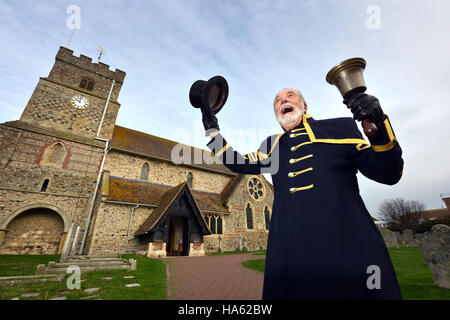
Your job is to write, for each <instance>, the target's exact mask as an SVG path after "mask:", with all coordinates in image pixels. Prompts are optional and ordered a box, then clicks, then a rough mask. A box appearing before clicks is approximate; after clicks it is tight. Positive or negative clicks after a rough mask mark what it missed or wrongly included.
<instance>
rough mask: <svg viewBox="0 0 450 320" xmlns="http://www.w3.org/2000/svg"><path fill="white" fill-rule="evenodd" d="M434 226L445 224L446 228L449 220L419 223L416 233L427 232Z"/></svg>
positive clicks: (449, 222) (449, 224)
mask: <svg viewBox="0 0 450 320" xmlns="http://www.w3.org/2000/svg"><path fill="white" fill-rule="evenodd" d="M436 224H445V225H447V226H450V219H436V220H432V221H427V222H424V223H421V224H420V225H419V227H418V228H417V233H424V232H428V231H430V230H431V228H432V227H433V226H434V225H436Z"/></svg>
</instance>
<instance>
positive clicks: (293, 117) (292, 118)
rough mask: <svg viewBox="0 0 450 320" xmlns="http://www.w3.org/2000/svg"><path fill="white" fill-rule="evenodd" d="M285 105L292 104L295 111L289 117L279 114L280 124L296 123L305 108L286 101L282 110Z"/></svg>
mask: <svg viewBox="0 0 450 320" xmlns="http://www.w3.org/2000/svg"><path fill="white" fill-rule="evenodd" d="M284 106H291V107H292V108H294V111H293V112H294V113H293V114H291V115H289V116H287V117H283V115H282V114H279V115H278V116H277V120H278V122H279V123H280V124H284V125H287V124H291V123H294V122H296V121H297V120H298V118H299V117H301V115H302V114H303V110H301V111H300V109H299V108H297V107H296V106H295V105H293V104H292V103H285V104H283V105H282V106H281V107H280V110H281V109H283V107H284Z"/></svg>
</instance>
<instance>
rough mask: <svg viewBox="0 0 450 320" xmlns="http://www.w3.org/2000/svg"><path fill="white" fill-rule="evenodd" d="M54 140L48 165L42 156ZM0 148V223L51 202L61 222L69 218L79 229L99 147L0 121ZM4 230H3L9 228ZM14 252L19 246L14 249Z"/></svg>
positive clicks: (97, 163)
mask: <svg viewBox="0 0 450 320" xmlns="http://www.w3.org/2000/svg"><path fill="white" fill-rule="evenodd" d="M55 144H58V145H59V146H60V147H61V150H62V152H61V154H60V157H59V159H58V161H56V162H54V163H53V162H51V161H50V160H49V155H48V154H49V152H50V151H49V150H51V149H52V146H54V145H55ZM0 149H1V150H2V152H1V153H0V224H1V225H3V224H4V222H7V221H9V220H10V218H11V217H12V215H13V214H15V213H17V212H19V211H22V210H23V209H24V208H27V207H29V206H35V205H42V206H43V207H50V206H54V207H55V210H56V211H57V212H59V213H60V214H62V215H63V216H65V219H66V220H67V223H66V224H69V225H70V223H72V222H73V223H75V224H76V225H79V226H81V227H82V228H83V229H84V227H85V224H86V219H87V216H88V210H89V204H90V201H89V200H90V197H91V195H92V193H93V191H94V188H95V183H96V180H97V174H98V170H99V167H100V163H101V160H102V153H103V149H102V147H99V146H96V145H89V144H83V143H79V142H75V141H72V140H67V139H61V138H57V137H54V136H50V135H46V134H43V133H40V132H32V131H28V130H22V129H19V128H16V127H11V126H9V125H5V124H2V125H0ZM46 180H48V182H47V183H46V185H47V187H46V188H45V190H44V189H43V186H44V182H45V181H46ZM18 218H19V217H18ZM36 219H37V220H36V221H40V220H41V219H38V218H36ZM9 222H10V223H13V222H14V220H12V221H9ZM4 228H5V231H4V232H6V234H8V231H9V226H8V225H6V226H5V227H4ZM64 228H65V229H67V228H68V226H66V225H65V226H64ZM45 232H47V231H45ZM58 236H59V237H60V236H61V235H60V234H59V235H58ZM49 241H50V242H52V241H53V240H49ZM37 242H39V241H37ZM50 242H49V243H50ZM40 247H41V248H42V247H43V246H42V245H40ZM52 250H53V249H52ZM52 250H47V251H52ZM19 252H23V250H19V249H18V250H17V253H19Z"/></svg>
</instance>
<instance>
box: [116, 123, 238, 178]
mask: <svg viewBox="0 0 450 320" xmlns="http://www.w3.org/2000/svg"><path fill="white" fill-rule="evenodd" d="M178 144H179V142H176V141H172V140H167V139H164V138H161V137H157V136H154V135H151V134H148V133H144V132H140V131H136V130H132V129H128V128H125V127H121V126H117V125H116V126H115V127H114V133H113V138H112V140H111V141H110V146H111V148H112V149H115V150H119V151H124V152H130V153H133V154H138V155H141V156H144V157H150V158H154V159H158V160H163V161H169V162H172V159H171V154H172V149H173V147H174V146H176V145H178ZM183 146H184V147H185V148H187V149H190V151H191V152H190V153H191V154H190V159H191V161H190V163H191V164H184V163H183V165H184V166H190V167H194V168H199V169H204V170H209V171H215V172H219V173H225V174H229V175H236V174H235V173H233V172H231V171H230V170H229V169H228V168H227V167H225V166H224V165H223V164H222V163H213V164H207V163H205V162H204V161H202V163H200V164H196V162H197V161H194V154H195V152H203V153H205V152H206V153H208V154H212V153H211V152H210V151H207V150H203V149H199V148H195V147H192V146H188V145H183ZM195 160H196V159H195Z"/></svg>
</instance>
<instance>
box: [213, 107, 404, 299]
mask: <svg viewBox="0 0 450 320" xmlns="http://www.w3.org/2000/svg"><path fill="white" fill-rule="evenodd" d="M376 125H377V127H378V128H379V133H378V134H377V135H376V136H375V137H374V138H371V139H369V141H370V143H368V142H367V141H366V140H364V138H363V136H362V135H361V133H360V131H359V130H358V127H357V125H356V123H355V121H354V120H353V119H352V118H337V119H325V120H314V119H313V118H312V117H311V116H310V115H309V114H306V115H305V116H304V117H303V120H302V121H301V123H300V124H299V125H298V126H297V127H296V128H293V129H291V130H289V131H286V132H284V133H282V134H279V135H273V136H271V137H269V138H267V139H266V140H265V141H263V143H262V144H261V146H260V148H259V149H258V151H256V152H252V153H249V154H246V155H241V154H240V153H239V152H237V151H235V150H233V148H232V147H231V146H230V145H229V144H228V143H227V142H226V140H225V139H224V137H223V136H222V135H221V134H220V133H219V134H218V135H216V136H215V137H214V138H213V139H211V141H210V142H209V143H208V144H207V145H208V147H209V148H210V149H211V151H212V152H213V153H214V155H215V156H216V157H219V158H220V160H221V161H222V163H223V164H224V165H225V166H227V167H228V168H229V169H230V170H231V171H233V172H237V173H242V174H261V173H270V174H271V175H272V181H273V186H274V190H275V193H274V202H273V208H272V218H271V222H270V228H269V238H268V244H267V255H266V266H265V274H264V289H263V299H401V292H400V289H399V286H398V282H397V278H396V276H395V272H394V268H393V265H392V262H391V260H390V257H389V253H388V250H387V248H386V245H385V243H384V241H383V238H382V236H381V234H380V232H379V231H378V229H377V227H376V225H375V223H374V222H373V219H372V217H371V216H370V214H369V212H368V211H367V209H366V207H365V205H364V202H363V200H362V199H361V196H360V194H359V188H358V182H357V177H356V173H357V172H358V171H360V172H361V173H362V174H363V175H364V176H366V177H367V178H369V179H372V180H375V181H377V182H380V183H383V184H388V185H393V184H395V183H397V182H398V181H399V180H400V178H401V176H402V171H403V159H402V157H401V155H402V150H401V148H400V146H399V144H398V142H397V139H396V137H395V135H394V132H393V130H392V127H391V124H390V122H389V119H388V117H387V116H386V120H384V121H383V122H380V123H377V124H376Z"/></svg>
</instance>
